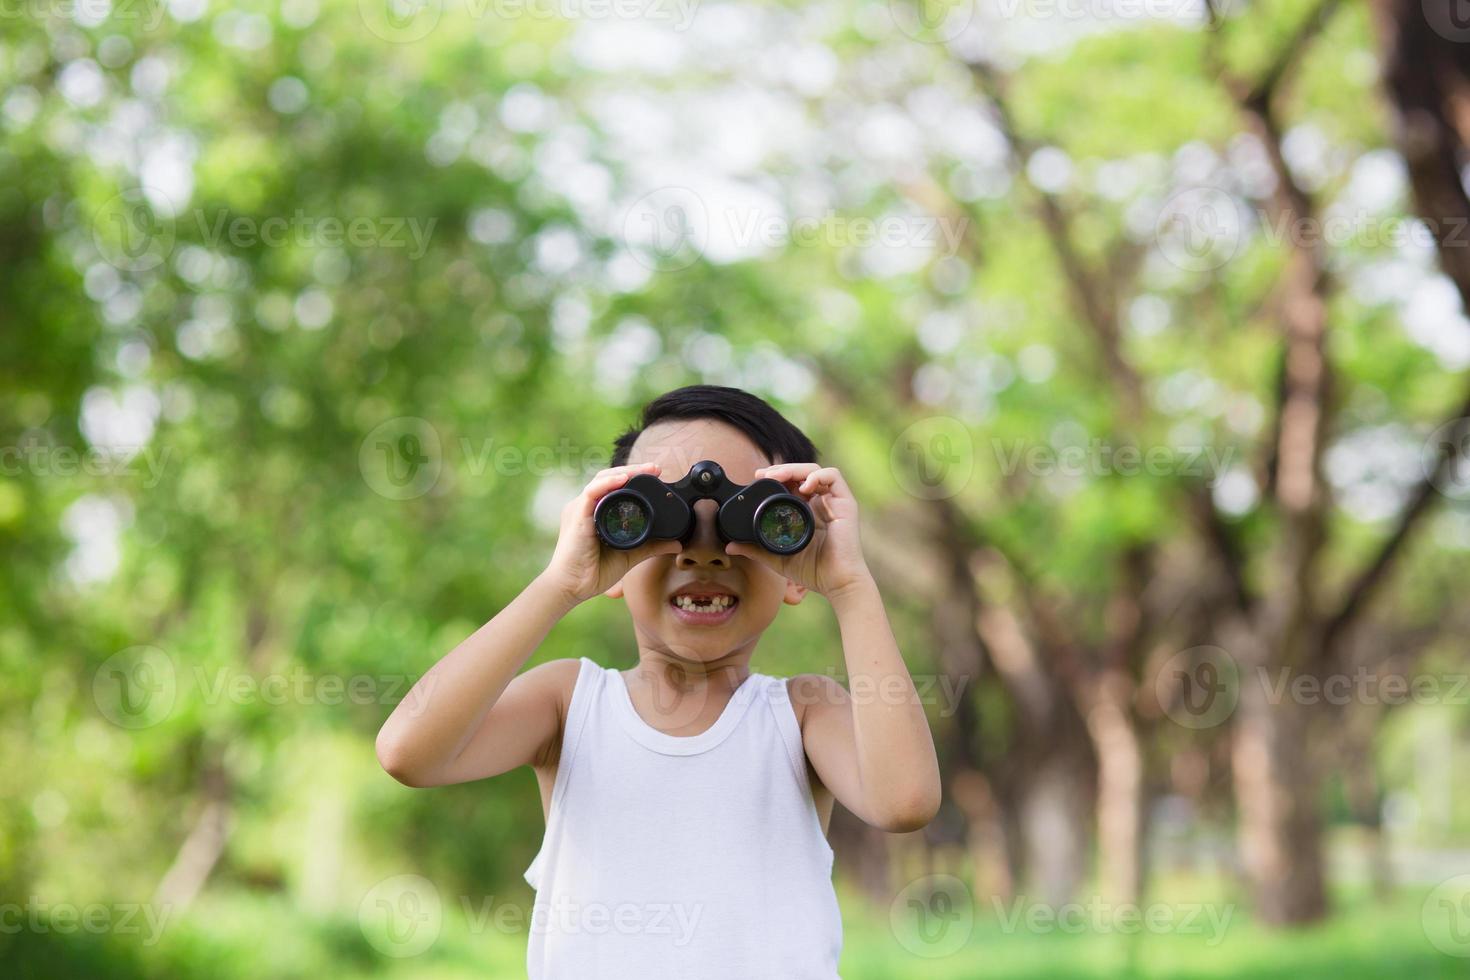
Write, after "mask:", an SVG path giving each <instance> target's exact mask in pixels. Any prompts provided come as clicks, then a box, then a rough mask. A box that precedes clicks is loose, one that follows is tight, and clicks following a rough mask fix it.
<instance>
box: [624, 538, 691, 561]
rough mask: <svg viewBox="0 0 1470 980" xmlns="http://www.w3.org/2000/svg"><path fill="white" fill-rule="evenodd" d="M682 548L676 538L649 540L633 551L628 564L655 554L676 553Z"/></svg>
mask: <svg viewBox="0 0 1470 980" xmlns="http://www.w3.org/2000/svg"><path fill="white" fill-rule="evenodd" d="M683 550H684V546H683V545H682V544H680V543H679V542H678V541H676V540H672V539H671V540H666V541H651V542H649V543H648V544H645V545H643V546H642V547H640V548H638V549H637V550H635V551H634V552H633V556H632V559H631V560H630V561H629V564H630V565H636V564H638V563H639V562H641V561H643V560H644V559H645V558H653V557H655V556H657V555H677V554H678V553H679V552H681V551H683Z"/></svg>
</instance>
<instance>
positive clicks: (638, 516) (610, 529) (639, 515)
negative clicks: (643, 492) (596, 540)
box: [601, 497, 648, 548]
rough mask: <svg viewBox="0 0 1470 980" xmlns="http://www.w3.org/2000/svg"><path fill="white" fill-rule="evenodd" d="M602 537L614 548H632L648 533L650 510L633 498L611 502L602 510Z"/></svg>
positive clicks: (621, 498) (620, 498)
mask: <svg viewBox="0 0 1470 980" xmlns="http://www.w3.org/2000/svg"><path fill="white" fill-rule="evenodd" d="M601 524H602V536H603V537H604V538H605V539H606V540H607V542H608V543H609V544H611V545H612V546H613V547H614V548H631V547H633V546H634V545H636V544H637V543H638V542H639V541H641V540H642V539H643V537H644V536H645V535H646V534H647V533H648V510H647V508H646V507H645V506H644V504H643V502H642V501H640V500H637V499H635V498H633V497H619V498H617V499H616V500H610V501H608V503H607V506H605V507H603V508H602V517H601Z"/></svg>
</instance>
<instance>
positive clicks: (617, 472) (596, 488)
mask: <svg viewBox="0 0 1470 980" xmlns="http://www.w3.org/2000/svg"><path fill="white" fill-rule="evenodd" d="M659 470H660V467H659V465H658V464H657V463H631V464H629V465H627V466H611V467H608V468H607V469H605V470H599V471H598V472H597V474H596V475H595V476H593V477H592V479H591V480H590V481H589V482H588V483H587V485H586V486H585V487H583V488H582V492H581V494H579V495H578V497H577V509H578V511H579V512H580V513H581V514H582V516H584V517H590V516H591V515H592V512H593V510H595V509H596V507H597V502H598V501H599V500H601V499H602V498H603V497H605V496H607V495H608V494H609V493H611V492H612V491H614V490H616V489H617V488H618V487H620V486H622V485H623V484H624V483H627V482H628V480H629V479H630V478H631V477H634V476H637V475H638V474H639V473H651V474H653V475H655V476H657V475H658V473H659Z"/></svg>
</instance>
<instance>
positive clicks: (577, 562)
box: [542, 463, 684, 602]
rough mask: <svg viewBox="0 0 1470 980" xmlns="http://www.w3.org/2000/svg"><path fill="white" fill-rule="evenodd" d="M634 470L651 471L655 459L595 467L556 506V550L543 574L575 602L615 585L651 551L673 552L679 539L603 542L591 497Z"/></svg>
mask: <svg viewBox="0 0 1470 980" xmlns="http://www.w3.org/2000/svg"><path fill="white" fill-rule="evenodd" d="M639 473H651V474H653V475H654V476H657V475H658V473H659V465H658V464H657V463H638V464H635V465H631V466H612V467H609V468H608V469H605V470H601V471H599V472H598V473H597V475H596V476H594V477H593V478H592V480H591V481H590V482H589V483H588V484H587V486H585V487H583V488H582V492H581V493H579V494H578V495H577V496H575V497H573V498H572V499H571V500H570V501H568V503H567V505H566V506H565V507H563V508H562V512H561V530H560V531H559V532H558V533H557V539H556V550H555V551H554V552H553V553H552V555H551V561H550V563H549V564H547V566H546V571H545V572H543V573H542V574H543V576H544V577H545V578H546V579H547V580H548V581H549V582H551V583H552V584H554V585H555V586H556V587H557V588H558V589H560V590H561V591H562V592H563V593H564V594H565V595H566V596H567V597H568V598H570V599H572V600H573V601H576V602H582V601H585V600H587V599H591V598H592V597H593V596H596V595H601V594H602V593H604V592H606V591H607V590H608V589H610V588H612V587H613V586H614V585H616V584H617V583H618V582H619V580H621V579H622V577H623V575H624V574H625V573H626V572H627V571H628V569H630V568H632V567H633V566H634V565H636V564H638V563H639V562H641V561H643V560H645V559H647V558H652V557H653V556H654V555H676V554H678V553H679V552H680V551H682V550H683V547H684V546H683V545H682V544H680V543H679V542H678V541H672V540H663V539H660V540H653V539H650V540H649V541H648V542H646V543H645V544H642V545H639V546H638V547H637V548H633V549H631V550H628V551H619V550H618V549H616V548H607V547H604V546H603V544H602V539H601V538H599V537H598V536H597V530H596V529H595V528H594V527H593V525H592V513H593V511H594V510H596V508H597V502H598V501H599V500H601V499H602V498H603V497H605V496H607V495H608V494H609V493H611V492H612V491H614V490H616V489H618V488H619V487H621V486H622V485H623V484H624V483H627V482H628V479H629V478H630V477H633V476H636V475H637V474H639Z"/></svg>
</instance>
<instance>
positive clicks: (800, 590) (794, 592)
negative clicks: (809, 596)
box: [781, 579, 806, 606]
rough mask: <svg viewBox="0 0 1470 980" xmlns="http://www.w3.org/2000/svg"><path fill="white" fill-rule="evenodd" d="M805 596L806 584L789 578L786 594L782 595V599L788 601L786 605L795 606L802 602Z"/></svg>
mask: <svg viewBox="0 0 1470 980" xmlns="http://www.w3.org/2000/svg"><path fill="white" fill-rule="evenodd" d="M804 598H806V586H804V585H797V584H796V583H795V582H793V581H791V579H787V580H786V594H785V595H783V596H782V597H781V601H782V602H784V603H786V605H788V606H794V605H797V604H798V603H800V602H801V600H802V599H804Z"/></svg>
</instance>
